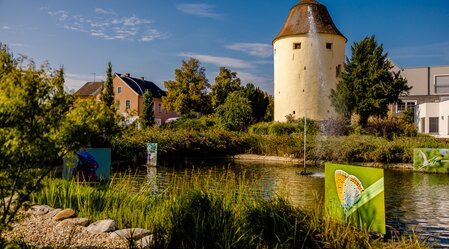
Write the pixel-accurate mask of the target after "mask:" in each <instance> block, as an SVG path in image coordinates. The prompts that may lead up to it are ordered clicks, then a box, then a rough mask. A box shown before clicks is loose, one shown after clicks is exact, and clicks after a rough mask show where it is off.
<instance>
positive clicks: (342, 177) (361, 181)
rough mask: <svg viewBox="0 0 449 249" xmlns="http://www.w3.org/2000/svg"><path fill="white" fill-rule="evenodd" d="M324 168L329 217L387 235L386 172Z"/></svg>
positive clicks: (328, 166)
mask: <svg viewBox="0 0 449 249" xmlns="http://www.w3.org/2000/svg"><path fill="white" fill-rule="evenodd" d="M325 167H326V168H325V200H326V209H327V211H328V213H329V215H330V217H333V218H335V219H339V220H342V221H344V222H345V223H349V224H352V225H354V226H357V227H359V228H364V229H369V230H372V231H376V232H379V233H383V234H385V233H386V230H385V229H386V228H385V200H384V171H383V169H374V168H368V167H358V166H349V165H340V164H331V163H327V164H326V166H325Z"/></svg>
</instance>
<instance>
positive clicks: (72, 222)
mask: <svg viewBox="0 0 449 249" xmlns="http://www.w3.org/2000/svg"><path fill="white" fill-rule="evenodd" d="M88 224H89V219H87V218H69V219H65V220H63V221H61V222H59V224H58V225H56V226H57V227H67V226H82V227H85V226H87V225H88Z"/></svg>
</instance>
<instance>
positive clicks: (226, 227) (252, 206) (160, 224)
mask: <svg viewBox="0 0 449 249" xmlns="http://www.w3.org/2000/svg"><path fill="white" fill-rule="evenodd" d="M258 186H259V188H260V186H261V185H260V184H258V183H257V182H251V181H249V180H245V178H244V177H242V176H237V175H234V174H233V173H226V174H223V175H222V176H221V180H219V181H217V180H214V181H212V178H211V177H207V176H206V177H205V176H202V177H195V176H193V177H189V178H187V177H174V178H173V180H172V182H170V183H168V185H165V187H164V188H163V189H162V188H160V187H158V184H157V183H156V182H153V181H152V180H151V179H148V181H145V182H144V183H143V184H142V185H141V187H136V185H135V183H133V178H132V177H125V178H121V179H113V180H111V181H110V182H109V183H103V184H92V183H83V182H76V181H66V180H61V179H47V180H46V182H45V187H44V188H43V189H42V190H41V191H39V192H36V193H34V194H33V196H32V198H33V202H35V203H39V204H47V205H50V206H53V207H59V208H73V209H75V210H77V212H78V216H79V217H88V218H90V219H91V220H98V219H105V218H110V219H114V220H115V221H116V222H117V223H118V225H119V227H120V228H136V227H141V228H146V229H149V230H150V231H152V232H153V233H154V235H155V238H156V243H155V245H154V248H389V247H390V248H426V245H425V244H424V243H423V242H420V241H419V240H417V239H416V238H414V237H401V238H399V239H396V240H395V241H389V242H382V241H380V240H376V239H373V238H372V237H370V233H369V232H367V231H361V230H358V229H354V228H353V227H350V226H346V225H344V224H341V223H338V222H336V221H334V220H331V219H329V218H328V217H327V216H326V215H325V213H324V211H323V207H321V206H319V205H317V206H316V207H315V208H312V209H304V208H301V207H296V206H293V205H292V204H291V203H290V202H289V198H288V196H285V195H283V196H280V195H274V193H273V196H276V197H272V198H258V197H255V196H254V195H253V194H252V193H251V191H257V188H258ZM317 203H321V202H319V201H317Z"/></svg>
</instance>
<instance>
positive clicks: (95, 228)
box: [86, 220, 117, 233]
mask: <svg viewBox="0 0 449 249" xmlns="http://www.w3.org/2000/svg"><path fill="white" fill-rule="evenodd" d="M86 230H87V231H89V232H91V233H105V232H112V231H115V230H117V223H115V221H114V220H99V221H96V222H94V223H92V224H90V225H89V226H88V227H87V228H86Z"/></svg>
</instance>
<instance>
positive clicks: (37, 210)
mask: <svg viewBox="0 0 449 249" xmlns="http://www.w3.org/2000/svg"><path fill="white" fill-rule="evenodd" d="M53 210H55V209H54V208H52V207H49V206H47V205H34V206H31V208H30V211H29V212H30V213H32V214H35V215H44V214H47V213H48V212H50V211H53Z"/></svg>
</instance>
